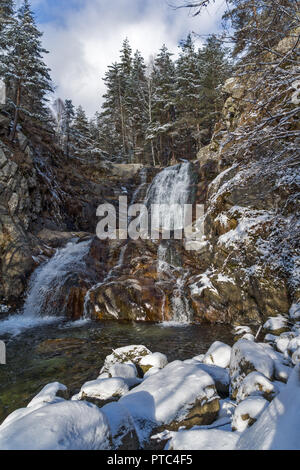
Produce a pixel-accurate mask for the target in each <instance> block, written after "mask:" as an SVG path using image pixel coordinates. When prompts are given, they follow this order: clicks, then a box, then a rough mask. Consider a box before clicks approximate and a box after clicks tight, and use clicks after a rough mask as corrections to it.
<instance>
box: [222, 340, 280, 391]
mask: <svg viewBox="0 0 300 470" xmlns="http://www.w3.org/2000/svg"><path fill="white" fill-rule="evenodd" d="M274 367H275V366H274V361H273V359H272V358H271V357H270V356H269V355H268V354H267V353H266V351H265V349H264V348H263V347H262V346H261V345H260V344H257V343H253V342H252V341H247V340H245V339H241V340H239V341H238V342H237V343H235V345H234V346H233V348H232V353H231V359H230V376H231V395H232V397H233V398H235V397H236V395H237V392H238V389H239V386H240V385H241V383H242V382H243V380H244V378H245V377H246V376H247V375H248V374H250V373H251V372H261V373H262V374H263V375H264V376H265V377H266V378H268V379H270V380H272V379H273V376H274Z"/></svg>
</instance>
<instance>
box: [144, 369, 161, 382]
mask: <svg viewBox="0 0 300 470" xmlns="http://www.w3.org/2000/svg"><path fill="white" fill-rule="evenodd" d="M160 371H161V369H158V368H157V367H151V369H149V370H148V371H147V372H146V373H145V374H144V380H145V379H147V378H148V377H150V376H151V375H155V374H157V372H160Z"/></svg>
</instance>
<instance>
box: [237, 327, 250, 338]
mask: <svg viewBox="0 0 300 470" xmlns="http://www.w3.org/2000/svg"><path fill="white" fill-rule="evenodd" d="M233 334H234V336H235V337H238V338H239V339H241V337H242V336H244V335H252V330H251V328H250V326H243V325H239V326H235V327H234V329H233Z"/></svg>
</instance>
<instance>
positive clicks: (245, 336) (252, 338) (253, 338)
mask: <svg viewBox="0 0 300 470" xmlns="http://www.w3.org/2000/svg"><path fill="white" fill-rule="evenodd" d="M241 339H246V340H247V341H255V336H254V335H252V334H251V333H245V334H244V335H243V336H242V337H241Z"/></svg>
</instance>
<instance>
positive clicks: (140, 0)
mask: <svg viewBox="0 0 300 470" xmlns="http://www.w3.org/2000/svg"><path fill="white" fill-rule="evenodd" d="M174 1H176V0H173V4H174ZM177 1H179V0H177ZM170 3H172V0H31V4H32V8H33V10H34V12H35V16H36V20H37V22H38V24H39V28H40V29H41V30H42V31H43V32H44V37H43V42H44V46H45V47H46V48H47V49H48V50H49V51H50V54H48V55H47V57H46V62H47V64H48V65H49V67H50V68H51V70H52V78H53V80H54V83H55V85H56V87H57V88H56V95H57V96H60V97H61V98H62V99H65V98H71V99H73V102H74V104H75V105H77V106H78V105H79V104H82V105H83V107H84V108H85V109H86V111H87V113H88V114H89V115H90V116H92V114H94V112H95V111H96V110H99V108H100V106H101V102H102V95H103V93H104V91H105V89H104V86H103V82H102V78H103V76H104V74H105V71H106V69H107V66H108V65H109V64H111V63H112V62H113V61H115V60H117V59H118V57H119V50H120V47H121V44H122V41H123V39H125V37H128V39H129V41H130V43H131V45H132V48H133V49H139V50H140V51H141V52H142V53H143V55H144V57H145V59H146V60H148V58H149V57H150V56H151V55H153V54H155V53H156V52H157V51H158V50H159V49H160V48H161V46H162V44H166V45H167V46H168V48H169V49H170V50H171V51H172V52H174V53H175V54H177V53H178V43H179V41H180V40H181V39H183V38H185V37H186V35H187V34H188V32H190V31H195V32H196V33H198V34H201V35H205V34H209V33H212V32H215V31H218V30H219V28H220V22H221V16H222V13H223V9H224V7H225V0H216V2H215V4H213V5H212V6H211V7H209V9H208V10H206V11H205V12H204V14H203V15H202V16H201V17H197V18H193V17H192V16H191V15H189V12H188V10H187V9H181V10H176V11H174V10H173V9H172V8H170V6H169V4H170Z"/></svg>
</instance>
